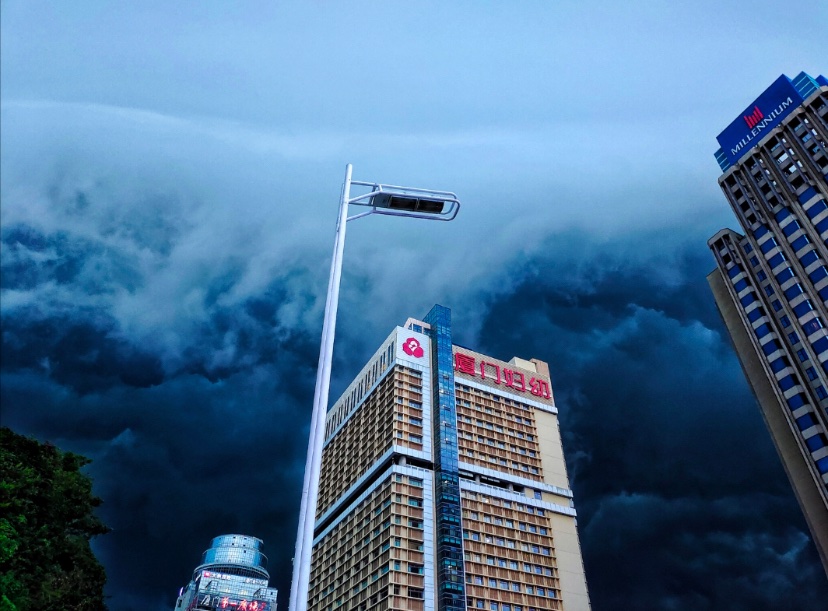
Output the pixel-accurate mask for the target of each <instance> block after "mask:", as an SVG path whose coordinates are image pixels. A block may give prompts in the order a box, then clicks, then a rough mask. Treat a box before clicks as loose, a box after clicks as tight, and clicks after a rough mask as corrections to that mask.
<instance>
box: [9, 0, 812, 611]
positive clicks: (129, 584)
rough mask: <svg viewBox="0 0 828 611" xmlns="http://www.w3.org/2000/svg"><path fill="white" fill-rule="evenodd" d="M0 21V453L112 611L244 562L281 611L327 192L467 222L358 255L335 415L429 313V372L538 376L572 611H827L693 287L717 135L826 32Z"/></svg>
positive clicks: (762, 23) (657, 7) (450, 6)
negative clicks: (576, 544) (436, 350)
mask: <svg viewBox="0 0 828 611" xmlns="http://www.w3.org/2000/svg"><path fill="white" fill-rule="evenodd" d="M0 10H2V19H0V85H1V86H2V89H1V90H0V102H2V130H0V144H2V158H1V159H0V170H2V171H1V172H0V195H2V207H0V221H2V232H3V233H2V266H3V278H2V280H3V285H2V291H3V292H2V303H0V309H1V311H2V317H3V325H4V335H3V356H4V358H3V364H2V378H0V379H2V398H3V405H4V409H3V415H2V419H3V424H4V425H7V426H10V427H12V428H13V429H15V430H18V431H20V432H24V433H28V434H33V435H35V436H37V437H38V438H41V439H49V440H51V441H53V442H55V443H57V444H58V445H60V446H62V447H65V448H67V449H72V450H75V451H79V452H83V453H85V454H87V455H89V456H90V457H92V458H93V459H94V461H95V462H94V463H93V464H92V465H91V467H90V473H91V474H92V475H93V476H94V477H95V482H96V486H97V491H98V494H100V495H101V496H102V497H103V498H104V500H105V505H104V507H103V508H102V515H103V516H104V518H105V519H106V520H107V522H108V523H109V524H110V525H112V526H113V527H114V528H115V532H113V533H111V534H109V535H107V536H106V537H103V538H101V539H100V541H99V542H98V543H97V544H96V549H97V551H98V553H99V555H100V557H101V558H102V560H103V561H104V563H105V564H106V566H107V569H108V572H109V576H110V584H109V593H110V595H111V596H112V598H111V603H110V606H111V608H112V609H114V610H115V611H119V610H129V609H134V608H138V607H139V606H141V608H151V609H153V610H154V609H168V608H170V606H171V605H172V603H173V600H174V596H175V593H176V592H177V589H178V587H179V586H180V585H183V584H184V582H185V581H186V580H187V578H188V576H189V571H191V570H192V568H193V567H194V565H195V564H196V562H197V560H198V557H199V554H200V552H201V551H202V550H203V549H205V548H206V547H207V545H208V542H209V539H210V538H211V537H212V536H214V535H216V534H220V533H221V532H225V531H228V532H229V531H236V530H242V531H244V532H246V533H248V534H252V535H256V536H259V537H261V538H263V539H264V540H265V543H266V545H267V546H268V549H269V553H270V556H271V561H272V565H273V567H274V574H275V575H276V581H277V585H278V586H279V587H280V588H282V601H283V603H286V602H287V591H286V588H287V585H288V582H289V574H288V573H289V556H290V553H289V551H287V550H288V547H289V546H284V545H283V541H285V540H290V539H291V538H292V537H293V531H294V528H295V522H292V520H295V517H294V516H295V514H296V509H297V508H298V498H299V497H298V486H299V478H300V475H301V468H302V464H303V461H304V455H303V449H302V447H301V443H300V442H298V441H296V439H297V438H301V437H302V435H304V431H305V430H306V429H307V424H308V420H309V410H310V404H311V394H312V389H313V372H314V368H315V365H316V353H317V350H318V347H317V346H318V338H319V333H320V329H321V314H322V308H323V306H324V300H323V298H322V297H321V296H322V294H323V292H324V290H325V283H326V280H327V273H328V265H329V258H330V249H331V244H332V238H333V229H334V222H335V215H336V201H337V196H338V194H339V188H340V184H341V181H342V178H343V175H344V166H345V164H346V163H349V162H350V163H353V164H354V168H355V169H354V176H355V178H356V179H359V180H371V181H374V180H375V181H381V182H388V183H394V184H408V185H412V186H425V187H434V188H438V189H449V190H452V191H455V192H457V193H458V194H459V196H460V198H461V200H462V201H463V209H462V211H461V214H460V216H459V217H458V219H457V220H456V221H455V222H453V223H450V224H440V223H420V222H411V221H403V220H399V219H389V218H378V219H377V218H371V219H367V220H363V221H359V222H357V223H354V224H353V225H352V226H350V227H349V237H348V244H347V247H346V255H345V256H346V261H345V272H344V279H343V289H342V291H343V292H342V306H341V309H340V324H339V328H338V335H337V345H336V353H335V358H336V368H335V371H334V383H333V388H332V395H335V394H336V393H337V391H339V390H342V388H343V387H344V385H345V384H346V383H347V380H348V379H349V378H350V377H351V376H353V375H354V374H355V373H356V372H357V371H358V370H359V368H360V367H361V364H362V363H363V362H364V360H365V359H366V358H367V357H368V356H369V355H370V354H371V353H372V352H373V350H374V349H375V348H376V346H377V345H378V343H379V342H380V341H381V340H382V339H383V338H384V337H385V336H386V335H387V333H388V332H389V331H390V328H391V327H392V326H393V325H395V324H400V323H402V322H403V321H404V320H405V319H406V318H407V317H409V316H421V315H423V314H425V312H427V311H428V309H429V308H430V307H431V305H432V304H433V303H436V302H439V303H442V304H444V305H447V306H449V307H451V308H452V311H453V316H454V321H455V326H454V330H455V341H458V342H460V343H463V344H465V345H470V346H475V347H478V348H479V349H481V350H482V351H489V352H491V353H492V354H493V355H494V356H498V357H501V358H505V359H508V358H510V357H511V356H513V355H519V356H522V357H527V358H528V357H537V358H541V359H544V360H547V361H549V362H550V366H551V369H552V376H553V383H554V385H555V393H556V397H557V398H558V401H559V403H560V404H561V413H562V416H561V418H562V427H563V431H564V437H565V443H566V447H565V449H566V452H567V455H568V460H569V468H570V476H571V477H572V478H573V488H574V490H575V493H576V503H577V505H578V508H579V511H580V517H579V523H580V524H581V530H582V535H581V536H582V544H583V546H584V556H585V564H586V568H587V578H588V580H589V585H590V591H591V593H592V597H593V604H594V608H596V609H612V608H617V606H618V604H619V601H622V600H629V597H631V596H637V597H641V596H645V597H647V598H648V599H650V600H652V606H651V607H649V608H654V609H655V608H658V609H667V608H669V609H689V608H693V609H707V608H709V609H719V608H731V609H741V608H745V609H748V608H749V609H757V608H763V606H764V605H767V607H766V608H771V606H773V605H775V604H781V601H784V602H785V603H786V604H788V605H792V606H790V608H802V609H807V608H813V607H812V603H813V601H818V600H822V599H824V597H825V596H826V592H828V584H826V583H825V578H824V575H822V574H821V573H820V571H819V568H818V566H814V563H816V562H817V560H816V553H815V551H814V550H813V547H812V545H811V544H810V543H809V542H808V539H807V534H806V533H807V531H806V530H805V526H804V522H803V520H802V517H801V515H800V514H799V512H798V509H797V507H796V504H795V501H794V500H793V495H792V493H791V491H790V488H789V487H788V486H787V482H786V481H785V478H784V474H783V473H782V470H781V467H780V466H779V464H778V461H777V459H776V457H775V455H774V451H773V448H772V446H771V444H770V441H769V439H768V437H767V434H766V432H765V430H764V428H763V425H762V422H761V419H760V417H759V415H758V412H757V410H756V408H755V406H754V405H753V399H752V397H751V396H750V394H749V391H748V390H747V388H746V385H745V382H744V380H743V377H742V375H741V371H740V369H739V366H738V362H737V361H736V360H735V357H734V356H733V354H732V351H731V350H730V347H729V343H728V340H727V338H726V336H725V335H723V333H724V331H723V328H722V325H721V323H720V321H719V319H718V316H717V314H716V312H715V308H714V306H713V303H712V298H711V297H710V294H709V291H708V290H707V287H706V283H705V280H704V275H705V273H707V272H708V271H709V270H710V269H712V267H713V261H712V257H710V255H709V254H708V252H707V248H706V244H705V242H706V239H707V238H708V237H709V236H711V235H712V234H713V233H715V232H716V231H717V230H718V229H720V228H721V227H724V226H731V227H733V226H735V220H734V218H733V216H732V214H731V212H730V211H729V209H728V207H727V204H726V202H725V200H724V197H723V196H722V195H721V193H720V192H719V189H718V186H717V184H716V179H717V176H718V175H719V170H718V167H717V165H716V163H715V160H714V159H713V152H714V151H715V149H716V140H715V138H716V135H717V134H718V133H719V132H720V131H721V130H722V129H723V128H724V127H725V126H726V125H727V124H728V123H729V122H730V121H731V120H732V119H733V118H734V117H735V116H737V114H738V113H739V112H740V111H741V110H742V109H743V108H744V107H745V106H746V105H747V104H749V103H750V101H751V100H752V99H753V98H755V97H756V96H758V95H759V93H761V91H762V90H764V88H765V87H767V86H768V85H769V84H770V83H771V82H772V81H773V80H774V79H776V77H778V76H779V74H782V73H785V74H787V75H789V76H794V75H796V74H797V73H798V72H799V71H801V70H804V71H806V72H809V73H810V74H812V75H816V74H820V73H822V74H825V72H826V66H825V64H824V62H825V57H828V38H826V36H825V32H826V31H828V8H826V5H825V3H822V2H818V1H816V0H814V1H812V2H808V1H794V2H789V3H784V4H781V3H777V2H752V3H750V4H747V3H740V2H721V1H720V2H707V1H702V2H695V3H674V2H639V3H635V4H634V5H631V4H629V3H620V2H617V3H612V2H554V3H552V2H520V3H515V2H510V3H507V2H489V3H479V2H475V3H472V2H452V3H428V2H424V3H416V4H415V3H404V2H386V3H382V4H379V3H367V2H365V3H363V2H348V3H333V2H322V1H317V2H304V3H299V2H289V3H288V2H243V3H232V4H231V3H226V2H198V3H195V2H194V3H175V4H171V3H168V2H150V1H144V2H138V3H112V2H94V1H79V2H61V3H48V2H25V1H4V2H2V4H0ZM676 388H682V389H685V391H684V392H682V393H677V392H676V390H675V389H676ZM297 426H298V427H299V428H300V429H301V430H302V431H303V433H302V435H298V434H297V433H296V432H295V428H296V427H297ZM621 431H623V432H625V436H621V437H619V434H620V432H621ZM205 439H207V440H209V441H204V440H205ZM254 442H255V443H254ZM251 445H252V446H253V447H256V448H257V450H256V452H255V453H253V454H251V453H250V452H241V451H238V450H237V449H238V448H240V447H248V446H251ZM724 465H726V466H727V467H726V468H725V466H724ZM124 474H128V480H129V485H127V483H126V482H125V481H124ZM225 489H239V490H240V491H241V492H242V493H244V491H245V490H255V491H256V493H255V498H256V502H255V503H239V504H237V505H234V506H233V507H228V506H226V505H224V504H223V503H222V502H221V501H220V500H219V499H216V498H215V497H216V495H217V493H219V492H220V491H221V490H225ZM204 498H211V499H214V500H212V501H210V502H209V503H207V505H206V506H205V505H204V503H203V499H204ZM199 500H200V501H201V502H199ZM294 505H295V507H294ZM745 507H758V508H759V509H757V510H756V511H752V512H751V515H750V516H745V515H742V513H741V512H743V511H744V508H745ZM653 516H658V519H654V518H653ZM185 523H186V524H188V525H190V526H189V527H188V528H187V532H186V533H182V532H180V530H181V529H180V525H181V524H185ZM630 524H632V525H633V527H630V526H629V525H630ZM678 532H683V533H684V536H682V537H679V536H678V535H677V533H678ZM171 541H175V543H173V544H172V546H173V547H174V548H175V549H174V550H170V549H169V548H170V546H171V543H170V542H171ZM689 543H692V546H691V548H692V550H693V551H690V550H691V548H688V545H689ZM632 557H635V565H634V566H637V567H638V570H633V569H632V568H619V565H621V564H628V565H632V563H631V562H630V559H631V558H632ZM767 583H770V584H772V587H771V586H768V590H767V591H761V590H759V586H760V584H767ZM639 599H640V598H639ZM145 605H149V607H146V606H145ZM796 605H798V606H796ZM642 608H644V607H642Z"/></svg>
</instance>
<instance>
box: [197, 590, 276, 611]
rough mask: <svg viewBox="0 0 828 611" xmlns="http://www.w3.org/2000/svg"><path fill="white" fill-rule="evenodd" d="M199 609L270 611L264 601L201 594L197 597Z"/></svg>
mask: <svg viewBox="0 0 828 611" xmlns="http://www.w3.org/2000/svg"><path fill="white" fill-rule="evenodd" d="M196 600H197V601H198V608H199V609H229V610H230V611H268V606H267V602H266V601H264V600H246V599H241V600H238V599H233V598H230V597H229V596H222V595H220V594H199V595H198V596H197V597H196Z"/></svg>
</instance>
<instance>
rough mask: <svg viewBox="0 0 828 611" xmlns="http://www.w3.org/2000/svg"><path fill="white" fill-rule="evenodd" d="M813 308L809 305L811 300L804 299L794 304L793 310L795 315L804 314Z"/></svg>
mask: <svg viewBox="0 0 828 611" xmlns="http://www.w3.org/2000/svg"><path fill="white" fill-rule="evenodd" d="M813 309H814V307H813V306H812V305H811V302H810V301H809V300H807V299H806V300H804V301H803V302H802V303H800V304H798V305H795V306H794V309H793V310H794V312H795V313H796V315H797V316H805V314H807V313H808V312H810V311H811V310H813Z"/></svg>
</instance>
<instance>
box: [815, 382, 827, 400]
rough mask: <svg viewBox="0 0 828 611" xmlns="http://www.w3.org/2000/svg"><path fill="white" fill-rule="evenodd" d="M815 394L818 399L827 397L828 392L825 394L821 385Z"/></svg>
mask: <svg viewBox="0 0 828 611" xmlns="http://www.w3.org/2000/svg"><path fill="white" fill-rule="evenodd" d="M816 394H817V397H819V398H820V399H825V398H826V397H828V392H825V387H824V386H823V385H822V384H820V385H819V386H817V387H816Z"/></svg>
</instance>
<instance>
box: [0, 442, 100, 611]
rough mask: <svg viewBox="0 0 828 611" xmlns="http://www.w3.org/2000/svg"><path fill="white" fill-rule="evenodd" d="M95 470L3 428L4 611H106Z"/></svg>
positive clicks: (0, 560) (0, 523) (0, 544)
mask: <svg viewBox="0 0 828 611" xmlns="http://www.w3.org/2000/svg"><path fill="white" fill-rule="evenodd" d="M89 462H90V461H89V459H88V458H85V457H83V456H80V455H78V454H73V453H71V452H62V451H60V450H58V449H57V448H56V447H54V446H53V445H50V444H48V443H46V444H44V443H40V442H39V441H37V440H35V439H31V438H29V437H24V436H22V435H18V434H17V433H14V432H12V431H11V430H10V429H8V428H5V427H3V428H0V611H100V610H103V609H106V605H105V604H104V595H103V587H104V584H105V583H106V574H105V573H104V569H103V566H101V564H100V563H99V562H98V560H97V559H96V558H95V555H94V554H93V553H92V549H91V548H90V547H89V540H90V539H91V538H92V537H94V536H95V535H100V534H104V533H106V532H108V531H109V529H108V528H107V527H106V526H105V525H104V524H103V522H101V521H100V520H99V519H98V518H97V517H96V516H95V515H94V508H95V507H97V506H98V505H100V504H101V500H100V499H99V498H97V497H94V496H92V482H91V480H90V479H89V477H87V476H86V475H84V474H83V473H81V471H80V469H81V467H83V466H84V465H86V464H88V463H89Z"/></svg>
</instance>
